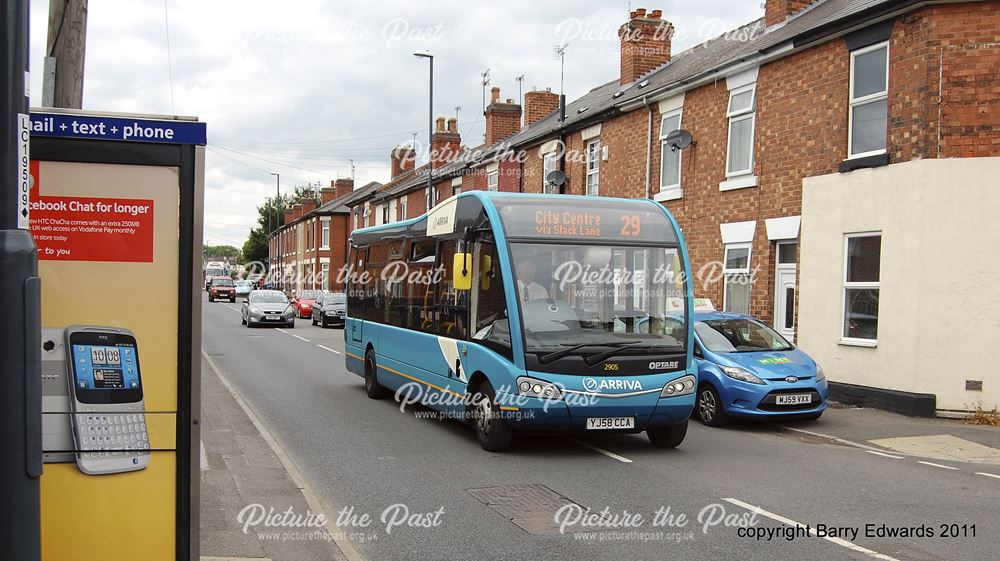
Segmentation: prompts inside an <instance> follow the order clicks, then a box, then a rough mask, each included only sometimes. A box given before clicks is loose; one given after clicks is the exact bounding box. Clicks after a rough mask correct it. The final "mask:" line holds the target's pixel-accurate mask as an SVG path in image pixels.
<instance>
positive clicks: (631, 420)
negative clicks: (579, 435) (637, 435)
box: [587, 417, 635, 430]
mask: <svg viewBox="0 0 1000 561" xmlns="http://www.w3.org/2000/svg"><path fill="white" fill-rule="evenodd" d="M634 428H635V417H587V430H607V429H634Z"/></svg>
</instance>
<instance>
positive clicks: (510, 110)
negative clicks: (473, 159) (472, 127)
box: [486, 86, 521, 146]
mask: <svg viewBox="0 0 1000 561" xmlns="http://www.w3.org/2000/svg"><path fill="white" fill-rule="evenodd" d="M520 128H521V106H520V105H518V104H516V103H514V101H513V100H511V99H508V100H507V101H504V102H501V101H500V88H498V87H496V86H493V89H492V90H490V104H489V105H488V106H486V146H492V145H494V144H496V143H497V142H500V141H501V140H504V139H506V138H510V137H511V136H512V135H513V134H514V133H516V132H517V131H518V130H519V129H520Z"/></svg>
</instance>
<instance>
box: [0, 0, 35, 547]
mask: <svg viewBox="0 0 1000 561" xmlns="http://www.w3.org/2000/svg"><path fill="white" fill-rule="evenodd" d="M0 34H2V37H0V43H2V50H0V52H2V53H3V56H0V77H2V78H3V79H2V81H0V84H3V85H2V86H0V306H3V308H4V309H5V310H8V313H7V314H6V317H5V321H3V322H0V356H2V357H3V368H2V370H0V380H2V383H3V388H4V389H3V391H2V392H0V427H2V430H3V433H4V450H3V453H2V454H0V496H2V497H3V500H2V501H0V543H2V544H3V549H4V557H5V558H9V559H16V560H17V561H37V560H38V559H40V558H41V555H42V554H41V503H40V501H41V496H40V494H39V478H40V477H41V475H42V387H41V372H40V368H41V346H42V342H41V338H42V332H41V330H42V328H41V308H40V304H39V299H40V289H41V285H40V282H39V279H38V255H37V253H38V252H37V250H36V248H35V242H34V240H33V239H32V238H31V232H30V231H28V195H29V191H30V187H31V175H30V173H29V162H30V155H29V153H28V152H29V148H30V145H29V139H30V131H31V121H30V120H29V116H28V89H27V83H26V82H27V80H28V79H29V78H28V0H7V2H4V4H3V7H0Z"/></svg>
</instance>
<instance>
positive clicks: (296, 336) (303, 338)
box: [292, 334, 309, 343]
mask: <svg viewBox="0 0 1000 561" xmlns="http://www.w3.org/2000/svg"><path fill="white" fill-rule="evenodd" d="M292 337H295V338H296V339H301V340H303V341H305V342H306V343H308V342H309V339H306V338H305V337H299V336H298V335H295V334H292Z"/></svg>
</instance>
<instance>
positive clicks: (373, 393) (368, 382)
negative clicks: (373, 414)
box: [365, 349, 389, 399]
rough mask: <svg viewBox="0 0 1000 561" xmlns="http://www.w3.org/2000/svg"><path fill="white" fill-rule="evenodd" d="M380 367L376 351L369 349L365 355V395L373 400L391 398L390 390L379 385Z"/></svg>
mask: <svg viewBox="0 0 1000 561" xmlns="http://www.w3.org/2000/svg"><path fill="white" fill-rule="evenodd" d="M376 372H378V366H377V365H376V364H375V351H373V350H372V349H368V352H367V353H365V393H367V394H368V397H370V398H371V399H385V398H387V397H389V390H388V389H386V387H385V386H383V385H382V384H380V383H378V377H377V376H376Z"/></svg>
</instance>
